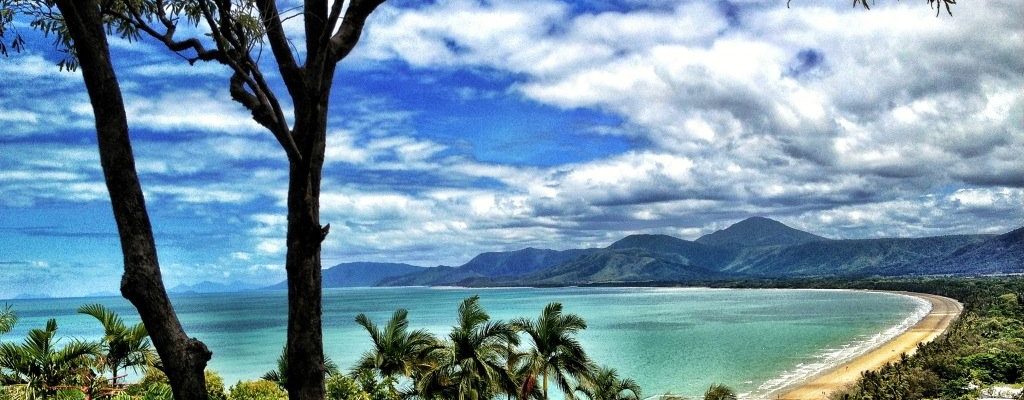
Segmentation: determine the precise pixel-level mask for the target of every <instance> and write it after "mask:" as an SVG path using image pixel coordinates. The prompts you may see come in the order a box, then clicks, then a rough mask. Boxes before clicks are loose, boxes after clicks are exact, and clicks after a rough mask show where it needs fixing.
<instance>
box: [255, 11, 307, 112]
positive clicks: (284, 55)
mask: <svg viewBox="0 0 1024 400" xmlns="http://www.w3.org/2000/svg"><path fill="white" fill-rule="evenodd" d="M256 7H257V9H258V10H259V12H260V20H261V21H262V22H263V27H264V28H265V29H266V31H267V41H268V42H270V49H271V51H273V53H274V58H275V59H276V60H277V67H278V69H279V70H280V71H281V78H282V79H283V80H284V84H285V86H286V87H287V88H288V92H289V94H291V96H292V97H297V96H298V95H299V94H300V91H301V89H302V69H301V68H300V67H299V66H298V64H297V63H296V62H295V56H294V55H293V54H292V51H291V49H290V48H289V45H288V38H287V37H286V36H285V34H284V28H283V27H282V25H281V15H280V13H279V12H278V10H277V3H276V2H274V1H273V0H256Z"/></svg>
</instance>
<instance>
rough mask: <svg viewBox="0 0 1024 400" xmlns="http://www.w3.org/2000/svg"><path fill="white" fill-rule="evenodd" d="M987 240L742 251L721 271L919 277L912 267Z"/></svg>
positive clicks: (928, 240) (817, 245)
mask: <svg viewBox="0 0 1024 400" xmlns="http://www.w3.org/2000/svg"><path fill="white" fill-rule="evenodd" d="M987 238H988V237H987V236H983V235H960V236H939V237H926V238H882V239H857V240H829V241H820V242H809V243H804V244H799V245H794V246H779V247H771V248H766V249H755V250H750V251H746V252H744V253H743V254H741V256H739V257H737V258H736V259H734V260H732V262H731V263H730V264H729V265H728V266H727V267H726V268H725V269H724V271H729V272H738V273H745V274H750V275H754V276H762V277H769V278H779V277H796V276H858V275H904V274H921V273H924V272H923V271H916V270H915V269H916V268H917V267H919V266H920V265H921V264H922V263H924V262H925V261H927V260H931V259H934V258H936V257H942V256H946V255H949V254H951V253H952V252H954V251H956V250H957V249H959V248H961V247H963V246H965V245H968V244H973V243H978V242H981V241H984V240H986V239H987ZM928 273H931V274H940V273H946V272H944V271H929V272H928Z"/></svg>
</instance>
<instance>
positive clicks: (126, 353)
mask: <svg viewBox="0 0 1024 400" xmlns="http://www.w3.org/2000/svg"><path fill="white" fill-rule="evenodd" d="M78 313H79V314H85V315H90V316H92V317H93V318H96V319H97V320H98V321H100V324H102V325H103V340H102V341H101V344H102V346H103V349H102V352H103V353H102V355H101V356H100V358H99V362H100V366H101V368H107V369H109V370H110V384H111V385H112V386H117V380H118V378H120V376H118V373H119V372H120V371H123V370H125V369H128V368H131V369H132V370H138V369H142V370H145V369H146V368H148V367H150V366H153V365H154V364H155V363H156V360H157V358H158V356H157V355H156V352H155V351H154V350H153V345H152V343H150V340H149V333H148V332H146V326H145V325H143V324H142V323H141V322H140V323H137V324H135V325H132V326H131V327H129V326H126V325H125V323H124V321H122V320H121V317H120V316H118V315H117V313H115V312H114V311H112V310H110V309H108V308H106V307H104V306H103V305H102V304H87V305H84V306H82V307H79V308H78Z"/></svg>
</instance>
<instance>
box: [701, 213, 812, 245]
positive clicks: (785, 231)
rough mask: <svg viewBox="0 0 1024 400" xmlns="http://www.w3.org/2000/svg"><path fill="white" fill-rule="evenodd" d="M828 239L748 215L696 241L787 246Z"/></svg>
mask: <svg viewBox="0 0 1024 400" xmlns="http://www.w3.org/2000/svg"><path fill="white" fill-rule="evenodd" d="M822 240H828V239H826V238H823V237H821V236H818V235H815V234H812V233H808V232H804V231H801V230H799V229H793V228H790V227H789V226H787V225H786V224H783V223H781V222H779V221H776V220H774V219H770V218H765V217H750V218H747V219H745V220H742V221H740V222H737V223H735V224H732V225H731V226H729V227H728V228H725V229H722V230H720V231H716V232H714V233H711V234H707V235H704V236H701V237H700V238H699V239H697V240H696V242H697V243H700V244H706V245H711V246H721V247H758V246H789V245H795V244H802V243H807V242H817V241H822Z"/></svg>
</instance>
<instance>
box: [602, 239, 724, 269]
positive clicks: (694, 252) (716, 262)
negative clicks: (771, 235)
mask: <svg viewBox="0 0 1024 400" xmlns="http://www.w3.org/2000/svg"><path fill="white" fill-rule="evenodd" d="M622 249H641V250H644V251H646V252H648V253H649V254H652V255H662V256H664V257H669V258H673V259H674V260H673V261H674V262H679V263H682V264H689V265H699V266H701V267H707V268H712V269H717V268H719V267H722V266H724V265H726V264H727V263H728V262H729V261H730V260H732V259H733V258H734V257H735V256H736V253H737V251H736V250H733V249H729V248H725V247H716V246H709V245H705V244H701V243H697V242H691V241H689V240H683V239H680V238H677V237H673V236H668V235H630V236H626V237H625V238H622V239H621V240H619V241H617V242H615V243H612V244H611V245H610V246H608V247H607V248H606V250H622Z"/></svg>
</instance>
